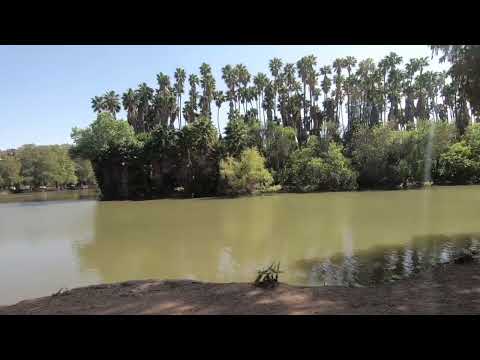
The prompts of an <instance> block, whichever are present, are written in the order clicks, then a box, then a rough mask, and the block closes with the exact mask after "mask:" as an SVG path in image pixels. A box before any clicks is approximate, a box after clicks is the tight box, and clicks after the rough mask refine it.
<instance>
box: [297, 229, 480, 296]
mask: <svg viewBox="0 0 480 360" xmlns="http://www.w3.org/2000/svg"><path fill="white" fill-rule="evenodd" d="M479 239H480V233H473V234H456V235H451V236H446V235H428V236H419V237H414V238H413V239H412V241H411V242H408V243H406V244H405V245H404V246H397V247H393V248H392V247H381V246H377V247H375V248H373V249H370V250H367V251H360V252H357V253H356V254H355V255H354V256H351V255H350V254H348V253H337V254H335V255H333V256H331V257H328V258H320V259H319V258H316V259H301V260H298V261H296V262H294V264H292V268H293V269H295V270H296V273H297V274H298V273H300V274H305V276H306V277H308V279H309V284H310V285H324V284H325V285H343V286H354V285H363V286H368V285H374V284H379V283H385V282H391V281H394V280H397V279H401V278H407V277H409V276H411V275H412V274H415V273H418V272H420V271H422V270H425V269H428V268H429V267H432V266H435V265H438V264H445V263H448V262H451V261H453V259H454V258H455V257H457V256H458V255H459V254H461V253H462V252H463V251H478V250H480V246H479ZM298 280H299V281H300V282H301V281H302V279H298Z"/></svg>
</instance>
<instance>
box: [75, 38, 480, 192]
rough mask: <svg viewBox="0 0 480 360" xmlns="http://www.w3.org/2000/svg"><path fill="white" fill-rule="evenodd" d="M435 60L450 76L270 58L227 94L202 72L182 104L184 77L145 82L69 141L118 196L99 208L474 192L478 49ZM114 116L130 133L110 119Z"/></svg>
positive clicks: (449, 51)
mask: <svg viewBox="0 0 480 360" xmlns="http://www.w3.org/2000/svg"><path fill="white" fill-rule="evenodd" d="M432 51H433V53H436V54H438V53H439V52H440V53H441V54H443V55H442V57H441V61H442V60H448V61H450V62H451V63H452V66H451V68H450V69H449V70H448V71H446V72H433V71H430V70H427V67H428V65H429V63H428V58H419V59H410V60H409V61H408V62H405V63H404V60H403V59H402V57H400V56H398V55H397V54H395V53H390V54H388V55H387V56H385V57H384V58H383V59H382V60H380V61H379V62H378V63H375V61H373V60H372V59H365V60H362V61H358V60H357V59H355V58H354V57H351V56H348V57H345V58H339V59H336V60H335V61H334V62H333V64H331V65H325V66H319V64H318V62H317V59H316V57H315V56H313V55H310V56H305V57H303V58H301V59H300V60H298V61H297V62H296V63H283V61H282V60H281V59H278V58H274V59H272V60H271V61H270V62H269V72H270V76H268V75H266V74H265V73H258V74H256V75H254V76H252V75H251V74H250V73H249V71H248V70H247V68H246V67H245V66H244V65H243V64H238V65H234V66H232V65H226V66H224V67H223V68H222V69H221V71H222V79H223V81H224V82H225V85H226V88H227V90H226V91H225V92H223V91H220V90H217V87H216V81H215V78H214V76H213V74H212V69H211V67H210V66H209V65H208V64H205V63H204V64H202V65H201V66H200V71H199V75H196V74H190V75H189V76H188V83H189V90H188V98H187V100H185V101H183V100H182V97H183V95H184V94H185V90H186V81H187V74H186V72H185V70H183V69H181V68H177V69H176V71H175V74H174V82H173V84H172V82H171V80H170V77H169V76H168V75H166V74H164V73H160V74H158V75H157V83H158V87H157V88H156V89H153V88H150V87H149V86H148V85H147V84H145V83H142V84H140V85H139V86H138V88H137V89H135V90H133V89H128V90H127V91H126V92H125V93H124V94H123V95H122V97H121V98H120V96H119V95H118V94H116V93H115V92H114V91H109V92H107V93H106V94H105V95H103V96H96V97H94V98H93V99H92V107H93V109H94V111H96V112H98V113H99V116H98V118H97V120H95V121H94V123H92V125H91V126H90V127H89V128H87V129H74V130H73V132H72V137H73V139H74V142H75V144H76V146H75V151H77V153H78V154H79V155H81V156H83V157H85V158H88V159H90V160H92V162H93V165H94V169H96V174H97V179H99V183H100V187H102V184H104V187H105V190H106V189H107V188H109V189H113V188H117V190H115V191H113V192H112V193H111V194H110V195H108V196H106V198H117V197H130V195H127V194H128V193H135V194H136V195H135V196H140V197H143V196H151V195H152V194H156V193H157V194H158V193H162V194H169V193H172V192H174V191H175V189H179V188H182V189H183V191H184V192H187V193H192V194H193V193H195V194H216V193H219V192H222V193H242V192H254V191H256V190H259V189H261V190H263V191H267V190H268V189H272V187H271V185H272V184H277V185H280V186H282V187H283V188H284V189H291V190H296V191H318V190H353V189H356V188H358V187H395V186H407V185H408V184H412V183H422V182H423V181H434V182H436V183H474V182H476V181H477V179H478V171H479V166H478V165H479V162H478V155H479V154H478V148H477V147H476V146H477V145H478V144H477V143H476V142H477V139H478V125H474V123H475V122H478V119H479V104H478V103H479V96H478V88H479V81H478V77H479V75H478V74H479V67H478V66H477V65H478V59H479V58H480V56H479V55H478V46H445V45H440V46H432ZM224 104H226V105H227V106H228V122H227V125H226V127H225V129H224V131H223V132H222V131H221V130H222V129H220V121H219V115H220V109H221V107H222V106H223V105H224ZM121 105H123V107H124V109H125V110H126V112H127V121H126V122H124V121H119V120H116V114H117V113H118V112H119V111H120V109H121ZM212 105H213V106H216V108H217V109H216V110H217V114H216V126H215V125H213V124H214V120H215V119H214V115H213V114H212V113H213V111H212ZM344 117H345V118H344ZM222 133H223V136H222ZM265 171H266V172H267V173H268V174H267V173H266V172H265ZM106 192H108V191H106ZM120 193H121V194H123V195H120ZM104 195H105V194H104Z"/></svg>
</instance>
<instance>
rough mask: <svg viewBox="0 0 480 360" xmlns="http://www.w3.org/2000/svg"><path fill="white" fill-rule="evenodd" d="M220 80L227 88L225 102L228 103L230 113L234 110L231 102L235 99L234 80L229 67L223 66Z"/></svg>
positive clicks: (231, 69)
mask: <svg viewBox="0 0 480 360" xmlns="http://www.w3.org/2000/svg"><path fill="white" fill-rule="evenodd" d="M222 79H223V81H225V84H226V85H227V88H228V92H227V96H226V100H228V101H229V103H230V112H231V113H232V112H233V108H234V105H233V102H234V99H235V79H234V74H233V68H232V66H231V65H225V66H224V67H223V68H222Z"/></svg>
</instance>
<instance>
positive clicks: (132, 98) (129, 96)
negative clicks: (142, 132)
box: [122, 89, 138, 131]
mask: <svg viewBox="0 0 480 360" xmlns="http://www.w3.org/2000/svg"><path fill="white" fill-rule="evenodd" d="M122 103H123V108H124V109H125V110H126V111H127V121H128V123H129V124H130V125H131V126H132V127H133V128H134V129H135V131H137V123H136V122H137V119H136V116H137V110H138V109H137V108H138V100H137V96H136V95H135V92H134V91H133V90H132V89H128V90H127V91H126V92H125V93H124V94H123V96H122Z"/></svg>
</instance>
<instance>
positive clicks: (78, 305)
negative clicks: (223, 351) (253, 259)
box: [0, 263, 480, 315]
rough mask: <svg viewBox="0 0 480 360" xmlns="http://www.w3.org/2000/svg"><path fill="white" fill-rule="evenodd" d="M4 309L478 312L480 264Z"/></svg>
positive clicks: (111, 289) (62, 299) (73, 298)
mask: <svg viewBox="0 0 480 360" xmlns="http://www.w3.org/2000/svg"><path fill="white" fill-rule="evenodd" d="M5 314H480V265H479V264H478V263H470V264H461V265H460V264H449V265H443V266H439V267H436V268H434V269H432V270H429V271H427V272H424V273H421V274H418V275H416V276H415V277H412V278H410V279H406V280H400V281H398V282H396V283H394V284H388V285H381V286H377V287H368V288H345V287H316V288H312V287H295V286H289V285H286V284H280V285H279V286H278V287H277V288H276V289H275V290H262V289H258V288H255V287H253V286H252V285H251V284H245V283H231V284H212V283H201V282H196V281H188V280H176V281H155V280H145V281H129V282H123V283H117V284H105V285H95V286H88V287H83V288H77V289H73V290H69V291H67V292H64V293H61V294H58V295H54V296H48V297H43V298H38V299H33V300H25V301H21V302H19V303H17V304H15V305H12V306H4V307H0V315H5Z"/></svg>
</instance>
